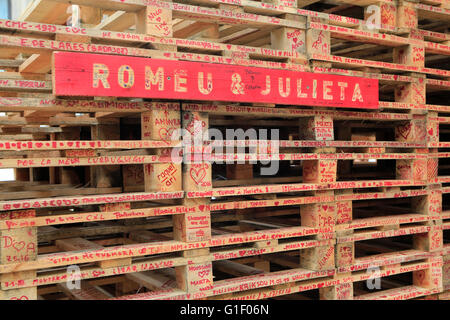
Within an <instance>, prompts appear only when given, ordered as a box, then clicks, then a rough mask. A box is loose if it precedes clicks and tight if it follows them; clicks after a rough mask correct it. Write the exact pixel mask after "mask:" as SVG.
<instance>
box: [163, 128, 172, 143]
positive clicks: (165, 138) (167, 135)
mask: <svg viewBox="0 0 450 320" xmlns="http://www.w3.org/2000/svg"><path fill="white" fill-rule="evenodd" d="M173 131H174V128H170V129H168V130H167V129H166V128H161V129H159V137H160V138H161V140H163V141H168V140H170V138H171V136H172V133H173Z"/></svg>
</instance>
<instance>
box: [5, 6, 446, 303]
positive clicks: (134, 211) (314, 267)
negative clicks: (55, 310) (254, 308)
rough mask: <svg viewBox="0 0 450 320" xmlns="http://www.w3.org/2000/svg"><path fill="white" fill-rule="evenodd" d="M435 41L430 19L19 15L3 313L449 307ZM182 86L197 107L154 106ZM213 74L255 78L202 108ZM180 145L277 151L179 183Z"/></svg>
mask: <svg viewBox="0 0 450 320" xmlns="http://www.w3.org/2000/svg"><path fill="white" fill-rule="evenodd" d="M72 5H77V6H79V7H78V9H79V10H73V9H72ZM374 8H378V9H374ZM68 9H72V10H68ZM372 10H375V11H376V10H380V11H379V12H380V21H379V23H375V24H373V23H371V22H370V21H372V20H371V19H372V15H371V13H372ZM78 11H79V13H80V14H79V15H78V14H75V13H74V12H78ZM68 20H69V21H70V24H71V26H67V21H68ZM449 21H450V4H449V2H448V1H446V0H425V1H402V0H398V1H391V0H381V1H375V0H365V1H353V0H336V1H331V2H329V1H326V2H325V1H316V0H298V1H297V0H271V1H252V0H234V1H229V0H189V1H177V0H174V1H173V2H171V1H156V0H97V1H87V0H71V1H66V0H52V1H47V0H35V1H32V3H31V4H30V6H29V7H28V8H27V10H26V11H25V12H24V14H23V16H22V17H21V19H20V20H19V21H11V20H0V30H1V34H0V47H1V49H0V59H1V60H0V68H1V69H3V70H4V71H5V72H2V73H1V77H0V90H1V91H0V112H4V115H3V116H1V117H0V125H1V127H0V128H1V129H0V155H1V157H0V168H15V172H16V181H14V182H1V190H2V191H3V192H2V193H1V194H0V210H1V211H0V212H1V215H0V217H1V218H0V230H1V231H0V233H1V243H0V298H1V299H38V298H40V299H111V298H117V299H130V300H134V299H147V300H151V299H267V298H278V297H279V298H281V299H284V298H286V299H288V298H291V299H305V298H306V299H319V298H320V299H332V300H334V299H338V300H341V299H342V300H343V299H360V300H363V299H412V298H423V297H427V298H432V299H446V298H448V296H449V292H450V271H449V265H450V245H449V244H447V243H446V241H448V232H449V231H448V230H449V229H450V211H446V210H445V209H447V208H446V207H447V206H448V198H449V197H450V195H449V193H450V175H447V174H448V173H447V172H448V160H447V158H448V157H449V153H447V152H446V151H447V149H448V148H450V140H448V132H447V131H448V126H449V125H450V120H449V119H450V118H449V116H448V115H449V114H450V105H449V104H448V99H446V97H448V91H449V90H450V70H447V69H448V68H447V69H446V67H445V66H447V67H448V62H449V55H450V42H449V38H450V35H449V33H448V27H449ZM55 52H58V53H55ZM74 52H76V53H74ZM91 54H95V55H91ZM132 57H133V58H132ZM149 58H151V59H149ZM162 60H165V62H164V61H163V62H161V61H162ZM93 61H94V63H93V64H91V66H92V65H96V67H95V68H94V70H93V71H92V69H86V68H85V67H84V64H86V65H89V64H90V63H92V62H93ZM154 61H157V63H159V64H160V65H161V66H164V67H165V68H167V69H163V71H162V73H161V74H160V73H159V71H157V68H154V69H151V70H150V71H149V72H147V71H144V69H142V70H140V71H138V70H137V69H136V68H137V67H139V66H141V67H142V68H145V65H146V64H152V63H156V62H154ZM174 61H178V62H176V63H175V62H174ZM174 63H175V64H174ZM189 63H193V64H189ZM195 63H197V65H196V64H195ZM200 63H202V64H200ZM213 64H214V65H213ZM153 65H154V64H153ZM174 65H175V67H174ZM112 66H120V68H119V69H118V70H116V69H113V67H112ZM188 66H189V68H191V67H192V68H194V69H195V68H196V66H199V67H198V71H199V75H198V79H196V81H197V80H198V81H197V82H198V90H199V91H200V93H199V94H193V92H192V91H188V90H187V89H186V88H188V84H187V82H184V81H187V80H186V79H191V78H190V77H186V76H184V77H183V75H181V76H180V75H178V74H176V73H174V75H175V76H174V77H175V78H176V77H178V78H176V79H178V80H176V79H175V80H176V81H177V83H178V87H177V86H176V85H172V86H171V85H169V84H167V85H166V87H164V83H169V82H170V81H171V77H170V76H164V70H166V71H167V70H168V69H170V68H175V69H176V68H184V67H186V68H188ZM122 67H124V69H121V68H122ZM127 67H128V68H127ZM211 68H212V69H211ZM214 69H215V70H217V73H216V74H214ZM211 70H212V71H211ZM245 70H246V71H245ZM227 72H231V73H233V76H234V75H235V74H237V75H238V76H239V77H240V76H241V75H244V74H245V75H246V76H247V77H251V76H252V75H253V76H254V77H256V76H258V75H261V74H264V75H265V74H267V77H268V78H267V79H268V80H266V82H265V83H264V84H265V86H264V85H263V86H253V87H252V86H251V85H249V82H247V83H246V85H245V86H242V87H241V86H239V85H240V80H239V79H240V78H236V77H234V78H232V79H234V80H236V81H235V82H233V84H234V86H233V87H232V93H231V94H230V93H227V92H225V90H224V91H220V90H219V91H217V90H216V91H214V92H213V94H211V92H212V90H213V87H212V85H211V83H212V82H213V80H216V77H217V78H219V80H220V79H222V78H221V75H225V74H228V73H227ZM304 72H309V73H308V74H306V73H304ZM200 73H201V76H200ZM231 73H229V74H230V75H231ZM144 74H145V76H144ZM272 74H273V78H270V77H269V75H272ZM311 74H313V75H314V77H315V78H314V80H312V81H313V82H312V86H314V88H312V87H309V86H307V87H303V86H302V83H301V81H300V83H299V81H298V79H297V80H294V79H295V78H294V77H298V78H302V79H307V78H308V77H312V76H311ZM110 76H111V77H110ZM209 76H211V79H209ZM89 77H91V78H89ZM333 77H335V78H333ZM288 78H289V79H292V82H289V81H291V80H288ZM89 79H90V81H89ZM180 79H181V80H180ZM252 79H253V78H252ZM264 79H266V78H265V76H264ZM270 79H273V80H272V82H271V81H270ZM330 79H331V80H330ZM234 80H233V81H234ZM138 81H146V82H145V85H146V89H145V90H143V89H142V90H141V91H139V90H138V89H136V86H137V84H136V83H137V82H138ZM208 81H209V82H208ZM223 81H225V80H223ZM305 81H306V80H305ZM330 81H334V84H333V83H331V84H330V83H329V82H330ZM135 82H136V83H135ZM244 82H245V81H244ZM205 83H206V85H205ZM208 83H210V84H208ZM214 83H215V84H217V85H218V86H220V83H219V84H218V83H217V82H214ZM338 83H339V84H338ZM135 84H136V86H135ZM250 84H251V83H250ZM227 85H228V84H227ZM195 86H197V84H195ZM271 86H272V87H271ZM167 87H170V90H172V91H171V92H169V91H168V89H167ZM117 88H118V89H117ZM177 88H178V90H177ZM189 88H190V87H189ZM271 88H273V91H275V90H278V92H275V93H274V94H272V93H273V91H271V90H272V89H271ZM275 88H276V89H275ZM317 88H318V89H317ZM331 88H332V89H331ZM135 89H136V90H135ZM316 89H317V91H316ZM133 90H135V91H133ZM233 90H234V91H233ZM308 90H309V91H308ZM138 91H139V92H138ZM253 91H255V92H256V91H258V92H260V95H261V97H257V96H256V95H252V94H249V92H253ZM317 93H319V94H317ZM202 94H203V96H202ZM227 94H228V96H227ZM308 95H309V96H308ZM228 97H229V98H228ZM295 99H297V101H300V102H298V103H293V102H292V101H294V100H295ZM299 99H300V100H299ZM301 99H304V100H301ZM301 101H304V102H301ZM198 123H199V124H200V126H196V124H198ZM177 129H185V130H186V131H188V132H191V133H194V132H195V133H197V134H201V135H203V136H204V135H205V134H206V133H207V132H208V129H217V130H216V132H222V133H225V132H226V130H227V129H243V130H247V129H278V132H279V136H278V137H277V138H275V140H274V139H273V137H272V140H269V141H268V138H267V136H266V137H265V139H263V140H261V138H260V137H258V138H259V139H258V141H254V140H251V139H250V140H246V141H235V140H234V138H233V137H232V138H231V139H229V138H227V139H225V140H224V141H222V142H219V141H214V144H213V142H212V141H206V142H205V144H202V145H201V146H200V148H199V150H197V149H195V150H193V151H194V152H193V153H194V154H197V153H200V154H202V155H203V156H205V154H207V156H206V157H202V158H201V161H200V162H196V163H191V162H185V163H182V164H181V163H177V162H174V160H173V158H171V157H170V155H171V154H173V153H174V152H173V151H176V153H179V152H180V151H184V152H185V153H186V150H187V148H182V149H184V150H180V141H178V140H173V139H171V138H172V135H171V134H172V132H174V131H176V130H177ZM269 142H270V144H276V145H277V146H278V147H279V152H276V153H274V152H272V150H273V149H271V145H269V144H267V143H269ZM258 143H259V144H258ZM264 143H266V144H265V145H264ZM224 145H226V146H231V151H232V152H224V153H220V152H218V151H217V150H218V149H214V148H213V147H218V146H219V147H220V146H224ZM254 145H256V146H257V153H256V154H255V155H253V156H252V157H247V158H246V155H244V154H243V153H238V154H237V155H236V154H232V153H234V151H235V148H237V147H238V146H245V147H246V148H249V147H252V146H254ZM190 150H191V151H192V149H190ZM212 150H215V151H213V152H212ZM228 150H229V149H228ZM245 150H246V149H244V151H245ZM244 151H242V150H241V152H244ZM191 153H192V152H191ZM224 159H227V160H228V162H226V163H223V164H220V163H218V160H224ZM240 159H244V160H246V162H245V163H238V160H240ZM255 159H256V160H271V161H272V163H277V164H278V165H279V170H278V171H277V173H276V175H272V176H264V175H261V174H260V169H261V167H264V165H261V164H260V163H253V162H250V160H255ZM76 280H80V283H79V286H75V289H74V287H73V283H76V282H77V281H76Z"/></svg>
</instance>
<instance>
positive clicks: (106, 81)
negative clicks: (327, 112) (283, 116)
mask: <svg viewBox="0 0 450 320" xmlns="http://www.w3.org/2000/svg"><path fill="white" fill-rule="evenodd" d="M53 68H54V70H53V74H54V81H53V91H54V94H55V95H58V96H102V97H138V98H159V99H179V100H207V101H211V100H214V101H230V102H253V103H255V102H257V103H276V104H288V105H310V106H328V107H342V108H367V109H377V108H378V80H376V79H366V78H359V77H348V76H340V75H328V74H315V73H310V72H296V71H290V70H279V69H267V68H257V67H243V66H236V65H227V64H213V63H200V62H187V61H174V60H160V59H150V58H137V57H122V56H111V55H96V54H84V53H71V52H56V53H55V57H54V66H53Z"/></svg>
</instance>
